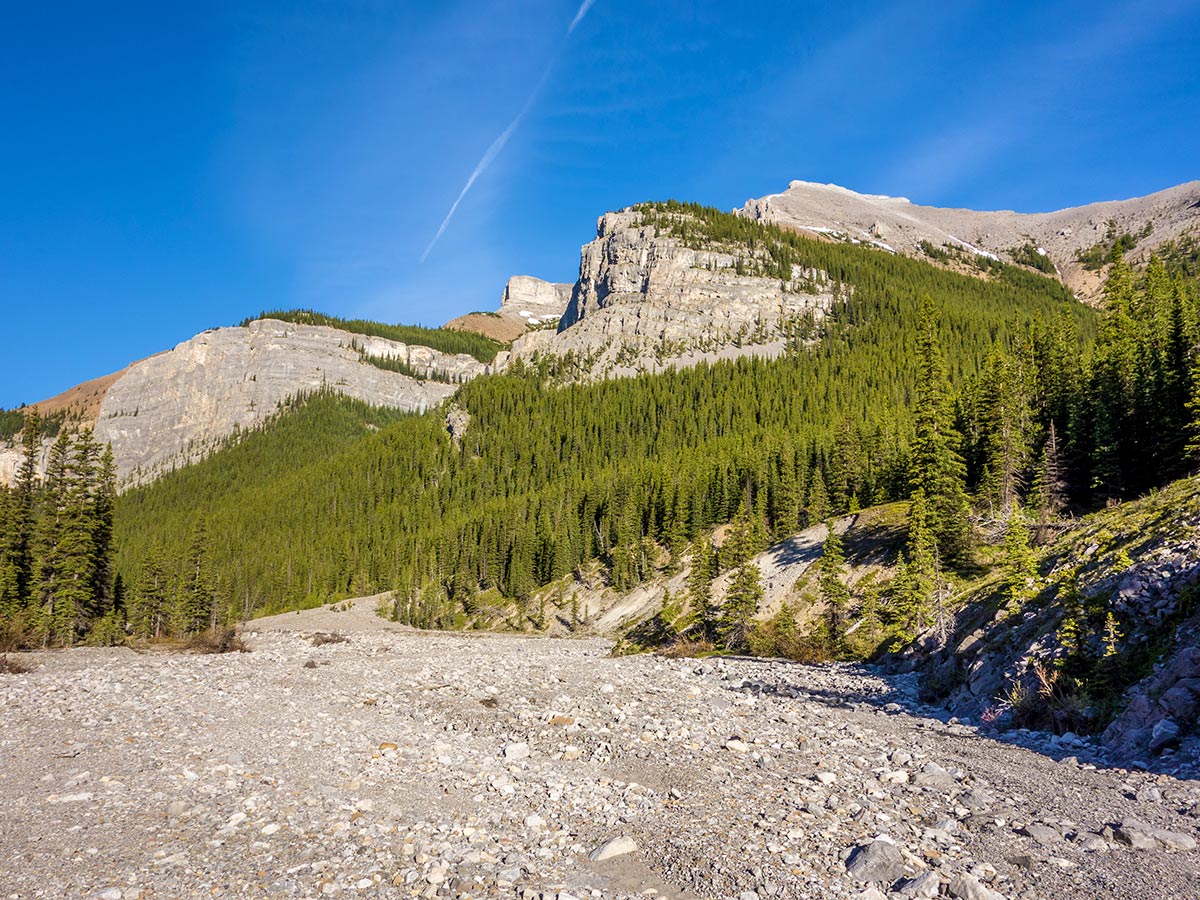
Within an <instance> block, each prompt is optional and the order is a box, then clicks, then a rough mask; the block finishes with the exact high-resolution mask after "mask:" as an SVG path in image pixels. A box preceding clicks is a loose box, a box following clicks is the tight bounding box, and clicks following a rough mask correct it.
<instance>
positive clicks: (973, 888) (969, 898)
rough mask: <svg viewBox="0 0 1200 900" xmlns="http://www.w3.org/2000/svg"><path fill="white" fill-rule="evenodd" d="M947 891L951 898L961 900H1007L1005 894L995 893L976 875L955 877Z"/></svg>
mask: <svg viewBox="0 0 1200 900" xmlns="http://www.w3.org/2000/svg"><path fill="white" fill-rule="evenodd" d="M947 889H948V890H949V892H950V896H951V897H957V898H959V900H1005V898H1004V895H1003V894H1000V893H997V892H996V891H993V890H992V889H991V888H989V887H987V886H986V885H985V884H983V883H982V882H981V881H980V880H979V879H978V878H976V877H975V876H974V875H955V876H954V877H953V878H952V879H950V884H949V885H948V887H947Z"/></svg>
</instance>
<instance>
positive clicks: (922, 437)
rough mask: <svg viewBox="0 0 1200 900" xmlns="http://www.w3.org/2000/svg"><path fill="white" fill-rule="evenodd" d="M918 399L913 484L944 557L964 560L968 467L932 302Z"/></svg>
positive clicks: (924, 319) (920, 350)
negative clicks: (926, 507) (920, 493)
mask: <svg viewBox="0 0 1200 900" xmlns="http://www.w3.org/2000/svg"><path fill="white" fill-rule="evenodd" d="M917 358H918V371H917V397H916V405H915V408H914V410H913V416H914V419H915V425H916V435H915V437H914V439H913V448H912V457H911V473H910V480H911V483H912V488H913V490H914V491H916V490H918V489H919V490H921V491H923V492H924V494H925V499H926V502H927V503H928V504H929V518H930V527H931V530H932V531H933V534H934V537H935V538H936V540H937V544H938V550H939V551H940V553H941V555H942V557H943V558H944V559H961V558H963V557H964V556H965V554H966V553H967V550H968V544H969V538H970V524H969V520H968V513H969V504H968V502H967V495H966V489H965V487H964V485H963V482H964V478H965V476H966V466H965V464H964V463H963V459H962V457H961V456H960V455H959V451H958V448H959V446H960V445H961V443H962V437H961V435H960V434H959V433H958V431H957V429H956V428H955V427H954V422H953V418H952V415H951V408H950V404H949V397H948V395H949V387H948V384H947V381H946V375H945V364H944V362H943V361H942V355H941V350H940V348H939V346H938V339H937V331H936V325H935V321H934V315H933V304H932V302H931V301H930V299H929V298H928V297H925V298H923V299H922V302H921V314H920V322H919V324H918V338H917Z"/></svg>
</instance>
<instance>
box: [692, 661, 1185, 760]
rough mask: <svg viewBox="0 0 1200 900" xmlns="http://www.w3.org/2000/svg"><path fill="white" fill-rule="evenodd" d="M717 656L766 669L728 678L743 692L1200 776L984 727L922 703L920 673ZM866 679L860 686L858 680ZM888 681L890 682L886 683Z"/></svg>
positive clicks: (1074, 740)
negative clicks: (867, 710)
mask: <svg viewBox="0 0 1200 900" xmlns="http://www.w3.org/2000/svg"><path fill="white" fill-rule="evenodd" d="M713 659H725V660H729V661H736V662H738V663H739V664H750V665H751V666H753V667H755V668H759V669H761V670H762V672H763V675H762V677H759V678H753V677H742V678H740V679H738V678H736V677H734V678H733V679H732V680H730V681H728V682H727V685H726V689H727V690H729V691H731V692H734V693H738V694H756V695H759V696H774V697H778V698H780V699H783V700H794V701H796V702H799V703H818V704H821V705H822V706H826V707H828V708H831V709H861V708H863V707H874V708H876V709H878V710H880V711H882V712H884V713H886V714H887V715H889V716H908V717H910V718H913V719H920V720H922V722H923V725H922V727H923V728H924V729H925V730H926V731H932V732H934V733H942V734H946V735H948V736H951V737H962V738H976V739H984V740H991V741H996V742H998V743H1002V744H1011V745H1013V746H1017V747H1023V748H1024V749H1026V750H1031V751H1033V752H1034V753H1037V754H1039V755H1041V756H1045V757H1047V758H1049V759H1052V760H1054V761H1055V762H1058V763H1061V764H1063V765H1092V766H1095V767H1096V768H1098V769H1120V770H1126V769H1128V770H1136V771H1143V772H1152V773H1155V774H1160V775H1170V776H1172V777H1175V778H1179V779H1197V778H1200V765H1198V764H1197V763H1196V762H1194V761H1192V760H1190V759H1187V758H1182V759H1181V758H1179V757H1178V756H1164V757H1155V758H1151V759H1136V760H1122V759H1114V758H1112V757H1111V756H1109V755H1108V754H1106V753H1105V751H1104V750H1103V748H1101V747H1099V746H1098V745H1097V744H1096V743H1094V742H1093V741H1089V740H1086V739H1084V738H1082V737H1077V736H1073V735H1063V736H1058V735H1054V734H1050V733H1048V732H1039V731H1029V730H1027V729H1013V730H1009V731H1000V730H996V729H992V728H988V727H986V726H983V727H980V726H977V725H974V724H972V723H971V722H970V721H968V720H964V719H960V718H957V717H955V716H954V715H953V714H952V713H951V712H950V711H949V710H947V709H945V708H943V707H938V706H931V705H929V704H926V703H922V702H921V701H920V700H918V699H917V697H918V685H919V676H917V675H915V674H906V675H894V674H885V673H883V672H880V671H878V670H876V669H873V668H870V667H867V666H856V665H851V664H845V663H832V664H829V665H815V666H814V665H806V664H803V663H797V662H792V661H791V660H786V659H762V658H760V657H747V656H724V657H713ZM814 671H815V672H817V673H819V675H818V676H817V677H818V679H821V680H826V679H834V678H838V679H842V680H844V681H845V682H847V684H846V686H845V687H843V688H831V687H823V686H820V685H816V684H813V683H812V682H813V680H816V679H813V678H812V677H811V675H810V676H809V677H806V673H812V672H814ZM856 681H859V682H861V685H860V687H858V688H857V689H856V687H855V682H856ZM882 685H886V686H887V687H886V688H881V686H882Z"/></svg>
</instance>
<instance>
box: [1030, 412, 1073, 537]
mask: <svg viewBox="0 0 1200 900" xmlns="http://www.w3.org/2000/svg"><path fill="white" fill-rule="evenodd" d="M1031 493H1032V500H1033V508H1034V511H1035V513H1036V515H1037V542H1038V543H1039V544H1040V543H1043V542H1045V540H1046V539H1047V536H1048V534H1049V528H1050V523H1051V522H1052V521H1053V520H1054V519H1056V518H1057V517H1058V516H1059V515H1060V514H1061V513H1062V511H1063V510H1064V509H1065V508H1066V505H1067V482H1066V470H1065V466H1064V464H1063V453H1062V448H1061V447H1060V446H1059V440H1058V429H1057V428H1056V427H1055V425H1054V422H1051V423H1050V427H1049V429H1048V430H1047V432H1046V440H1045V442H1044V443H1043V444H1042V452H1041V457H1040V459H1039V460H1038V466H1037V469H1036V471H1035V472H1034V477H1033V490H1032V492H1031Z"/></svg>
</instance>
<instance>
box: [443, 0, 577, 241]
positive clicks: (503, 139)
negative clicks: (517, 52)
mask: <svg viewBox="0 0 1200 900" xmlns="http://www.w3.org/2000/svg"><path fill="white" fill-rule="evenodd" d="M595 3H596V0H583V2H582V3H581V4H580V5H579V10H578V11H577V12H576V13H575V18H573V19H572V20H571V24H570V25H568V26H567V33H566V35H565V36H564V38H563V40H564V41H565V40H566V39H567V38H569V37H570V36H571V33H572V32H573V31H574V30H575V27H576V26H577V25H578V24H579V23H580V22H582V21H583V17H584V16H586V15H587V12H588V10H589V9H591V8H592V6H593V5H595ZM561 52H562V51H561V49H560V50H559V53H561ZM559 53H555V54H554V57H553V58H552V59H551V60H550V63H549V65H547V66H546V71H544V72H543V73H542V77H541V78H539V79H538V83H537V84H536V85H534V87H533V90H532V91H530V92H529V97H528V98H527V99H526V100H525V105H524V106H522V107H521V111H520V112H519V113H517V115H516V118H514V119H513V120H512V121H511V122H509V123H508V127H507V128H505V129H504V131H502V132H501V133H500V136H499V137H498V138H496V139H495V140H494V141H492V145H491V146H490V147H488V148H487V150H486V151H485V152H484V154H483V156H482V157H480V159H479V162H478V163H477V164H476V165H475V169H474V170H473V171H472V172H471V177H470V178H468V179H467V183H466V184H464V185H463V189H462V190H461V191H459V192H458V197H457V198H456V199H455V200H454V203H453V204H452V205H451V206H450V211H449V212H448V213H446V218H444V219H442V224H441V225H440V226H438V230H437V233H436V234H435V235H434V236H433V240H432V241H430V242H429V246H428V247H426V248H425V252H424V253H422V254H421V262H422V263H424V262H425V260H426V259H427V258H428V257H429V253H430V251H431V250H433V248H434V245H436V244H437V242H438V241H439V240H440V239H441V237H442V235H443V234H445V232H446V228H448V227H449V225H450V220H451V219H453V218H454V213H455V212H457V211H458V206H459V204H460V203H462V202H463V198H464V197H466V196H467V192H468V191H470V190H471V186H472V185H474V184H475V181H476V180H477V179H478V178H479V176H480V175H482V174H483V173H484V172H486V171H487V169H488V166H490V165H491V164H492V163H493V162H495V161H496V157H497V156H499V155H500V151H501V150H503V149H504V145H505V144H507V143H508V139H509V138H511V137H512V136H513V132H514V131H516V130H517V126H518V125H520V124H521V120H522V119H524V118H525V114H526V113H527V112H529V109H530V107H532V106H533V101H534V100H536V99H537V96H538V94H540V93H541V92H542V88H543V87H545V86H546V82H547V81H548V80H549V78H550V73H551V71H553V69H554V64H555V63H556V62H557V61H558V56H559Z"/></svg>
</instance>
